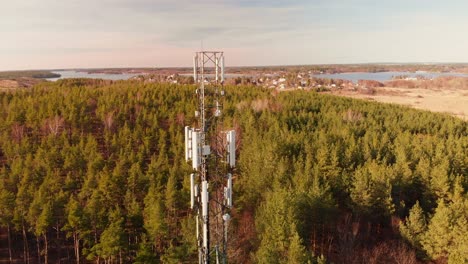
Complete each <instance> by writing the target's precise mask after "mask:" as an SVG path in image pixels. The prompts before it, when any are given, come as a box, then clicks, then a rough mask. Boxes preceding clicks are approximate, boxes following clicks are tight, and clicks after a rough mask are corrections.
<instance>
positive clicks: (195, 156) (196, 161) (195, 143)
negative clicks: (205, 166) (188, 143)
mask: <svg viewBox="0 0 468 264" xmlns="http://www.w3.org/2000/svg"><path fill="white" fill-rule="evenodd" d="M199 142H200V133H199V132H196V131H192V168H193V169H194V170H198V167H200V160H201V155H200V154H201V153H200V146H199V145H200V143H199Z"/></svg>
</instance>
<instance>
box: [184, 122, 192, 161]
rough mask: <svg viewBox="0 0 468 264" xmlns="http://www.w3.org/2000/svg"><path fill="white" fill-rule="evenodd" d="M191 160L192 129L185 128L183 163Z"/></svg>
mask: <svg viewBox="0 0 468 264" xmlns="http://www.w3.org/2000/svg"><path fill="white" fill-rule="evenodd" d="M191 159H192V129H191V128H190V127H188V126H186V127H185V161H189V160H191Z"/></svg>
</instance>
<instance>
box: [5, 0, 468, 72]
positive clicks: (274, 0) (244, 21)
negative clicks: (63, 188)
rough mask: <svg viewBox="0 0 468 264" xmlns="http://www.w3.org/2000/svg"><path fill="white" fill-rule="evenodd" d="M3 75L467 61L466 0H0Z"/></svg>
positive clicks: (467, 4)
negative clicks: (204, 53) (219, 55)
mask: <svg viewBox="0 0 468 264" xmlns="http://www.w3.org/2000/svg"><path fill="white" fill-rule="evenodd" d="M1 1H2V2H3V3H1V4H0V36H1V37H0V70H20V69H63V68H106V67H175V66H191V62H192V56H193V53H194V52H195V51H198V50H201V49H202V48H203V49H204V50H220V51H224V52H225V59H226V65H227V66H260V65H299V64H301V65H303V64H344V63H378V62H393V63H405V62H468V34H467V33H466V32H467V29H468V16H467V15H466V11H467V10H468V1H465V0H463V1H462V0H460V1H458V0H446V1H440V0H392V1H375V0H15V1H8V0H1Z"/></svg>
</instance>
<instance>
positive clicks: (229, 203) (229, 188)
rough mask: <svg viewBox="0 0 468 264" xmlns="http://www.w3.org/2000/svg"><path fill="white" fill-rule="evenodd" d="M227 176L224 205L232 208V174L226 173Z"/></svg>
mask: <svg viewBox="0 0 468 264" xmlns="http://www.w3.org/2000/svg"><path fill="white" fill-rule="evenodd" d="M227 176H228V177H227V187H226V205H227V206H228V207H232V174H231V173H228V175H227Z"/></svg>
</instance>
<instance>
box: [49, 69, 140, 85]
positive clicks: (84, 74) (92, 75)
mask: <svg viewBox="0 0 468 264" xmlns="http://www.w3.org/2000/svg"><path fill="white" fill-rule="evenodd" d="M53 73H57V74H60V75H61V77H60V78H48V79H47V80H48V81H53V82H55V81H57V80H60V79H67V78H89V79H104V80H113V81H117V80H128V79H130V78H132V77H134V76H138V75H141V74H134V73H123V74H109V73H87V72H81V71H54V72H53Z"/></svg>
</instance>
